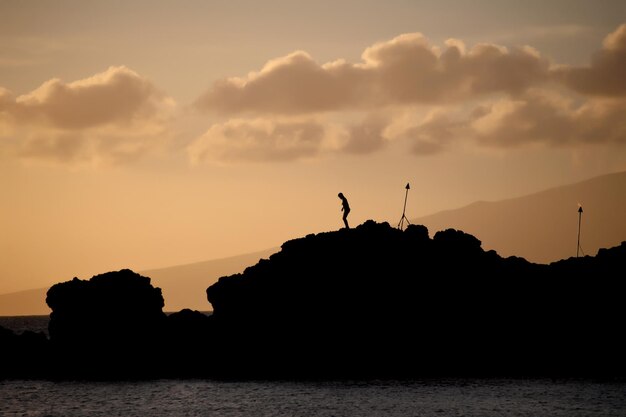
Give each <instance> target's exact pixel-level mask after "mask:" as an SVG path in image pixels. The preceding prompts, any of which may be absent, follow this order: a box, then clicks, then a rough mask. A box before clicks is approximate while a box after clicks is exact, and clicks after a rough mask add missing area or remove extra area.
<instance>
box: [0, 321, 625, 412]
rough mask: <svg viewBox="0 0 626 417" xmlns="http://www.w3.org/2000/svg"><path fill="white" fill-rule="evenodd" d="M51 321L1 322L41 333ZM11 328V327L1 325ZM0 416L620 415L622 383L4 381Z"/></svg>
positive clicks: (478, 380) (545, 380) (453, 380)
mask: <svg viewBox="0 0 626 417" xmlns="http://www.w3.org/2000/svg"><path fill="white" fill-rule="evenodd" d="M47 319H48V317H47V316H31V317H24V318H11V319H9V318H6V317H2V318H0V325H3V326H5V327H8V328H11V329H13V330H17V331H23V330H25V329H29V330H42V331H43V330H45V328H46V327H47ZM7 324H10V325H7ZM0 416H2V417H13V416H28V417H30V416H32V417H73V416H81V417H82V416H103V417H104V416H106V417H114V416H124V417H133V416H142V417H143V416H153V417H161V416H176V417H178V416H220V417H221V416H255V417H262V416H360V417H374V416H376V417H378V416H391V417H395V416H397V417H410V416H437V417H451V416H466V417H471V416H528V417H531V416H532V417H540V416H554V417H560V416H562V417H578V416H580V417H583V416H584V417H593V416H607V417H608V416H610V417H618V416H619V417H624V416H626V383H624V382H605V381H591V380H549V379H428V380H417V381H341V382H291V381H247V382H231V381H228V382H226V381H215V380H200V379H194V380H174V379H171V380H156V381H139V382H128V381H124V382H86V381H63V382H54V381H40V380H0Z"/></svg>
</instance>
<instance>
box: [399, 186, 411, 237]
mask: <svg viewBox="0 0 626 417" xmlns="http://www.w3.org/2000/svg"><path fill="white" fill-rule="evenodd" d="M404 188H405V189H406V192H405V193H404V208H403V209H402V217H401V218H400V222H399V223H398V229H400V230H402V228H403V227H404V222H405V221H406V224H411V223H409V219H407V218H406V215H405V213H406V200H407V198H408V196H409V190H410V189H411V186H410V185H409V183H408V182H407V183H406V187H404Z"/></svg>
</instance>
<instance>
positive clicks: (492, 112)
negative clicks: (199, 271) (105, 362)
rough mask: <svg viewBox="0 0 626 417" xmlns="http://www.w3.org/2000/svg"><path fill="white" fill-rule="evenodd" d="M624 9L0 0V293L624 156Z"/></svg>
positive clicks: (279, 237) (506, 188) (574, 172)
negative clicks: (344, 210)
mask: <svg viewBox="0 0 626 417" xmlns="http://www.w3.org/2000/svg"><path fill="white" fill-rule="evenodd" d="M625 145H626V2H624V1H623V0H615V1H603V0H590V1H581V0H554V1H548V0H542V1H535V0H526V1H517V0H515V1H513V0H511V1H487V0H477V1H445V0H443V1H442V0H432V1H431V0H425V1H409V0H403V1H400V0H387V1H367V0H366V1H337V0H334V1H325V0H317V1H309V2H303V1H277V0H270V1H236V0H229V1H188V0H179V1H154V0H145V1H143V0H142V1H137V0H125V1H117V0H108V1H101V2H95V1H66V0H56V1H29V0H22V1H17V0H0V190H1V191H0V192H1V196H0V293H7V292H13V291H19V290H24V289H30V288H38V287H43V286H47V285H51V284H53V283H55V282H59V281H65V280H68V279H71V278H72V277H74V276H78V277H81V278H89V277H91V276H92V275H94V274H98V273H102V272H106V271H110V270H116V269H120V268H131V269H134V270H136V271H140V270H145V269H152V268H158V267H165V266H172V265H177V264H185V263H190V262H196V261H204V260H208V259H215V258H221V257H225V256H231V255H238V254H243V253H247V252H252V251H257V250H263V249H267V248H272V247H277V246H279V245H280V244H282V243H283V242H284V241H285V240H288V239H292V238H296V237H301V236H304V235H306V234H309V233H318V232H323V231H329V230H336V229H339V228H340V227H342V225H343V223H342V220H341V212H340V209H341V201H340V200H339V198H338V197H337V193H339V192H343V193H344V194H345V195H346V197H347V198H348V200H349V201H350V205H351V207H352V212H351V213H350V217H349V221H350V222H351V224H352V225H358V224H360V223H362V222H363V221H365V220H367V219H374V220H377V221H389V222H390V223H393V222H397V221H399V220H400V216H401V214H402V205H403V202H404V197H405V189H404V187H405V185H406V183H407V182H409V183H410V184H411V190H410V193H409V196H408V202H407V216H408V217H409V218H414V217H418V216H422V215H427V214H431V213H434V212H437V211H440V210H444V209H451V208H456V207H460V206H463V205H466V204H469V203H472V202H474V201H477V200H489V201H494V200H500V199H504V198H510V197H516V196H521V195H524V194H528V193H531V192H535V191H540V190H543V189H546V188H549V187H553V186H558V185H564V184H569V183H573V182H576V181H581V180H584V179H587V178H590V177H593V176H596V175H601V174H605V173H610V172H617V171H623V170H626V146H625Z"/></svg>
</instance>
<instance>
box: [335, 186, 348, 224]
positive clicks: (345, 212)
mask: <svg viewBox="0 0 626 417" xmlns="http://www.w3.org/2000/svg"><path fill="white" fill-rule="evenodd" d="M337 197H339V198H340V199H341V211H343V224H345V225H346V229H349V228H350V225H348V213H350V204H348V199H347V198H346V197H345V196H344V195H343V193H339V194H337Z"/></svg>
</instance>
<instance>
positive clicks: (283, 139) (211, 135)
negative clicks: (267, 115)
mask: <svg viewBox="0 0 626 417" xmlns="http://www.w3.org/2000/svg"><path fill="white" fill-rule="evenodd" d="M328 135H329V132H328V131H327V128H326V127H325V126H324V125H323V124H321V123H318V122H315V121H311V120H305V121H293V120H292V121H276V120H266V119H253V120H241V119H233V120H229V121H227V122H224V123H216V124H214V125H213V126H211V127H210V128H209V129H208V130H207V131H206V132H205V133H204V134H203V135H202V136H201V137H199V138H198V139H196V140H195V141H194V142H192V143H191V144H190V145H189V147H188V148H187V151H188V154H189V157H190V159H191V161H192V163H194V164H198V163H201V162H217V163H238V162H265V161H291V160H297V159H305V158H311V157H314V156H316V155H318V154H319V153H320V152H321V151H322V150H323V149H324V148H325V146H327V145H328V143H329V138H328Z"/></svg>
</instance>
